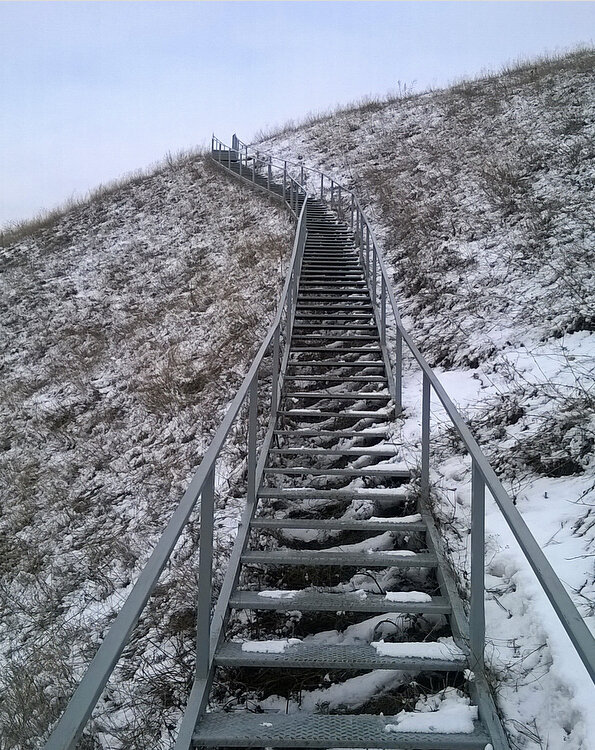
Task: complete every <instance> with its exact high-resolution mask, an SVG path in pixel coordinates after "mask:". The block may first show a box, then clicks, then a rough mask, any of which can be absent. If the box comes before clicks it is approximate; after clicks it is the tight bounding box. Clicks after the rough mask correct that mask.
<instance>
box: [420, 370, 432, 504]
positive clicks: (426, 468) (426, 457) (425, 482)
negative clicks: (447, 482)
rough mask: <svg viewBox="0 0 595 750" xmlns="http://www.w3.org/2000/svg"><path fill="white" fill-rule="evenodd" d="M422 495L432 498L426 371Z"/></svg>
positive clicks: (426, 379) (427, 379) (422, 433)
mask: <svg viewBox="0 0 595 750" xmlns="http://www.w3.org/2000/svg"><path fill="white" fill-rule="evenodd" d="M421 497H422V500H423V501H424V502H427V501H428V500H429V498H430V379H429V378H428V376H427V375H426V373H425V372H424V375H423V386H422V401H421Z"/></svg>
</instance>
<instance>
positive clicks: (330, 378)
mask: <svg viewBox="0 0 595 750" xmlns="http://www.w3.org/2000/svg"><path fill="white" fill-rule="evenodd" d="M284 380H300V381H301V380H303V381H310V380H311V381H312V382H314V383H317V382H326V383H330V382H334V383H388V379H387V378H385V377H384V376H383V375H368V376H367V377H361V378H360V377H357V375H343V376H341V375H286V376H285V378H284Z"/></svg>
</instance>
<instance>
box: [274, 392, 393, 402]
mask: <svg viewBox="0 0 595 750" xmlns="http://www.w3.org/2000/svg"><path fill="white" fill-rule="evenodd" d="M285 396H286V398H316V399H321V400H324V399H339V400H341V401H390V398H391V396H390V393H378V392H374V393H362V392H361V391H360V392H357V391H344V392H342V393H336V392H335V393H325V392H324V391H293V392H291V391H290V392H288V393H286V394H285Z"/></svg>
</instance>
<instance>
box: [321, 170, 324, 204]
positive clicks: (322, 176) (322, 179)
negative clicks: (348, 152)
mask: <svg viewBox="0 0 595 750" xmlns="http://www.w3.org/2000/svg"><path fill="white" fill-rule="evenodd" d="M320 200H321V201H322V200H324V175H323V174H321V175H320Z"/></svg>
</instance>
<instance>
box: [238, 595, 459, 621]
mask: <svg viewBox="0 0 595 750" xmlns="http://www.w3.org/2000/svg"><path fill="white" fill-rule="evenodd" d="M229 606H230V608H231V609H250V610H273V611H275V612H293V611H302V612H370V613H376V614H382V613H383V612H394V613H395V614H412V615H413V614H435V615H447V614H449V613H450V610H451V608H450V604H449V603H448V600H447V599H446V598H445V597H442V596H434V597H432V599H431V601H426V602H416V601H411V602H393V601H390V600H389V599H387V598H386V597H385V596H383V595H382V594H368V595H367V596H366V598H365V599H363V598H362V597H361V596H359V595H357V594H354V593H353V594H352V593H347V594H335V593H329V592H326V591H315V590H311V589H308V590H304V591H297V592H295V594H294V595H293V596H291V597H287V598H281V597H279V598H274V597H269V596H260V592H258V591H243V590H241V589H240V590H238V589H236V591H234V593H233V594H232V595H231V598H230V601H229Z"/></svg>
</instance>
